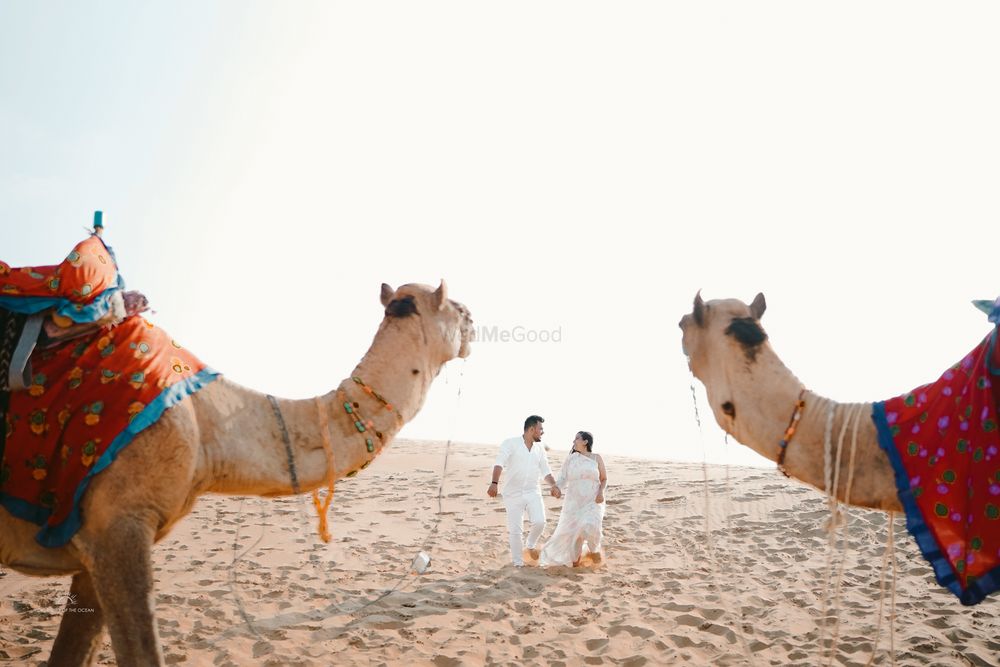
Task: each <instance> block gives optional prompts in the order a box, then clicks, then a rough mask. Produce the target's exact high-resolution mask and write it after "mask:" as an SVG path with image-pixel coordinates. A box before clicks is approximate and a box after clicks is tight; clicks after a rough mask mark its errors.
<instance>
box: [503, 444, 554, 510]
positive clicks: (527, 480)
mask: <svg viewBox="0 0 1000 667" xmlns="http://www.w3.org/2000/svg"><path fill="white" fill-rule="evenodd" d="M495 465H498V466H500V467H502V468H503V477H501V479H500V481H501V482H502V483H503V489H502V491H503V495H504V498H507V497H510V496H520V495H524V494H528V493H537V494H539V495H541V493H542V487H541V486H540V485H539V483H538V480H539V479H541V478H543V477H545V476H546V475H551V474H552V470H550V469H549V459H548V457H547V456H546V455H545V447H543V446H542V443H540V442H536V443H535V444H534V445H532V446H531V450H530V451H529V450H528V447H527V445H525V444H524V436H520V435H518V436H515V437H513V438H508V439H506V440H504V441H503V443H501V444H500V453H499V454H497V460H496V463H495Z"/></svg>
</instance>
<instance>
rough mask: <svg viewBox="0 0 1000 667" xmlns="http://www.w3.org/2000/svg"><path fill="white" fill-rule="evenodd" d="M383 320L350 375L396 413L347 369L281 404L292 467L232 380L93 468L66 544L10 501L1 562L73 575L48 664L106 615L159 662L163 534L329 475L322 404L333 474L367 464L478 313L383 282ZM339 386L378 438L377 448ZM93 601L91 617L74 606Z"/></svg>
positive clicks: (139, 660) (128, 650)
mask: <svg viewBox="0 0 1000 667" xmlns="http://www.w3.org/2000/svg"><path fill="white" fill-rule="evenodd" d="M382 304H383V305H384V306H385V307H386V316H385V318H384V319H383V320H382V323H381V325H380V326H379V329H378V332H377V333H376V334H375V339H374V341H373V342H372V345H371V347H370V348H369V350H368V352H367V353H366V354H365V356H364V357H363V358H362V359H361V362H360V363H359V364H358V365H357V367H356V368H355V369H354V371H353V372H352V373H351V376H357V377H360V378H362V379H363V381H364V382H365V383H366V384H367V385H368V386H370V387H371V388H372V389H374V390H375V391H376V392H377V393H379V394H381V395H382V396H383V397H385V399H386V400H388V401H390V402H391V404H392V408H393V409H394V410H395V411H398V416H397V415H396V414H393V412H392V411H389V410H386V409H384V408H385V406H384V405H383V404H381V403H380V402H378V401H377V400H376V398H375V397H373V396H372V395H370V394H367V393H366V392H365V391H364V390H363V388H362V387H361V386H359V385H358V384H357V383H355V382H354V381H352V380H351V379H350V378H348V379H345V380H344V381H343V382H341V383H340V386H339V387H338V388H337V389H336V390H334V391H331V392H330V393H328V394H326V395H324V396H322V397H320V398H319V399H307V400H283V399H281V400H278V405H279V407H280V412H281V414H282V417H283V419H284V421H285V424H286V425H287V432H288V435H289V440H290V443H291V450H292V457H291V460H292V462H293V466H290V465H289V455H288V452H287V451H286V448H285V445H284V442H283V438H282V436H281V430H280V427H279V425H278V421H277V418H276V415H275V412H274V410H273V408H272V406H271V404H270V402H269V399H268V398H267V396H266V395H265V394H262V393H259V392H257V391H253V390H250V389H246V388H243V387H240V386H238V385H236V384H234V383H232V382H229V381H227V380H226V379H224V378H220V379H219V380H216V381H215V382H213V383H212V384H210V385H208V386H207V387H205V388H204V389H202V390H201V391H199V392H197V393H195V394H193V395H191V396H189V397H188V398H186V399H185V400H184V401H182V402H181V403H179V404H178V405H176V406H174V407H173V408H171V409H169V410H167V411H166V412H165V413H164V414H163V416H162V417H161V418H160V420H159V421H158V422H157V423H156V424H154V425H153V426H151V427H150V428H148V429H147V430H145V431H143V432H142V433H141V434H140V435H139V436H138V437H136V439H135V440H134V441H133V442H132V444H130V445H129V446H128V447H126V448H125V449H124V450H122V452H121V453H120V454H119V456H118V459H117V460H116V461H115V463H114V464H113V465H112V466H110V467H109V468H108V469H107V470H105V471H103V472H101V473H100V474H99V475H97V476H96V477H95V478H94V480H93V482H92V483H91V485H90V488H89V490H88V491H87V493H86V495H85V496H84V498H83V501H82V502H83V516H84V517H85V520H84V523H83V527H82V528H81V529H80V530H79V532H77V534H76V535H75V536H74V537H73V539H72V540H71V542H70V543H69V544H67V545H66V546H64V547H60V548H56V549H48V548H45V547H42V546H40V545H39V544H38V543H37V542H35V539H34V536H35V533H36V532H37V530H38V526H36V525H34V524H31V523H28V522H25V521H22V520H19V519H15V518H13V517H12V516H11V515H10V514H8V513H7V512H6V511H5V510H3V509H2V508H0V563H3V564H4V565H7V566H9V567H11V568H13V569H15V570H18V571H20V572H24V573H26V574H31V575H38V576H63V575H72V576H73V582H72V586H71V589H70V595H71V598H70V600H71V602H70V606H69V607H68V609H67V612H66V613H64V614H63V618H62V622H61V624H60V626H59V634H58V635H57V636H56V639H55V643H54V645H53V648H52V656H51V658H50V660H49V665H53V666H55V665H88V664H90V663H91V661H92V659H93V657H94V655H95V653H96V651H97V648H98V646H99V645H100V637H101V630H102V628H103V627H104V625H105V624H106V625H107V626H108V630H109V632H110V635H111V644H112V646H113V648H114V651H115V657H116V658H117V661H118V664H119V665H122V666H123V667H124V666H126V665H127V666H128V667H133V666H135V665H162V664H163V655H162V653H161V650H160V645H159V638H158V637H157V631H156V620H155V618H154V612H153V610H154V600H153V569H152V563H151V550H152V547H153V544H154V543H156V542H157V541H159V540H161V539H162V538H163V537H165V536H166V535H167V533H168V532H169V531H170V529H171V527H172V526H173V525H174V524H176V523H177V522H178V521H179V520H180V519H181V518H183V517H184V516H185V515H186V514H187V513H188V512H189V511H190V510H191V508H192V506H193V505H194V502H195V500H196V499H197V498H198V497H199V496H201V495H203V494H207V493H222V494H237V495H258V496H282V495H291V494H292V493H293V487H292V480H291V473H292V470H294V471H295V472H296V473H297V481H298V486H299V490H300V491H309V490H312V489H316V488H318V487H320V486H322V485H324V484H325V482H326V478H327V458H326V453H325V451H324V447H323V436H322V433H321V431H320V417H319V407H318V403H319V404H322V406H323V409H325V410H326V414H327V420H328V424H329V431H328V434H329V437H330V442H331V443H332V448H333V451H334V462H335V463H334V473H335V477H336V478H341V477H344V476H345V475H347V474H349V473H354V472H357V471H358V470H359V469H361V468H363V467H365V466H366V465H367V464H368V463H369V462H370V461H371V459H373V458H374V457H375V456H377V455H378V453H379V452H380V451H381V449H382V448H383V447H384V446H385V445H387V444H389V442H390V441H391V440H392V438H393V437H394V436H395V435H396V433H397V432H398V431H399V429H400V428H401V427H402V425H403V423H405V422H407V421H409V420H411V419H412V418H413V417H414V416H415V415H416V414H417V412H418V411H419V410H420V408H421V406H422V405H423V403H424V399H425V398H426V396H427V391H428V389H429V388H430V386H431V382H432V381H433V380H434V378H435V377H436V376H437V375H438V372H439V371H440V370H441V367H442V366H443V365H444V364H445V363H446V362H447V361H449V360H451V359H454V358H456V357H465V356H468V354H469V344H470V341H471V340H472V319H471V318H470V316H469V312H468V310H467V309H466V308H465V306H463V305H462V304H459V303H457V302H455V301H451V300H449V299H448V298H447V294H446V287H445V284H444V282H442V283H441V286H440V287H439V288H438V289H437V290H434V289H433V288H431V287H427V286H425V285H416V284H411V285H404V286H403V287H400V288H399V289H398V290H393V289H392V288H391V287H389V286H388V285H385V284H383V285H382ZM338 392H344V394H345V395H346V397H347V399H348V400H349V401H351V402H354V403H355V404H356V405H357V406H358V412H360V414H362V415H364V417H365V418H366V419H369V420H371V421H372V422H373V428H372V429H369V432H370V431H378V432H380V433H381V434H382V438H381V440H379V439H378V438H375V439H374V452H369V447H368V445H367V443H366V442H365V437H364V436H363V435H362V434H361V433H359V431H358V430H357V429H356V427H355V425H354V422H353V421H352V420H351V419H350V418H349V417H348V416H347V415H346V414H345V410H344V407H343V405H342V402H341V401H340V400H338ZM78 609H92V610H93V612H92V613H75V612H76V611H77V610H78Z"/></svg>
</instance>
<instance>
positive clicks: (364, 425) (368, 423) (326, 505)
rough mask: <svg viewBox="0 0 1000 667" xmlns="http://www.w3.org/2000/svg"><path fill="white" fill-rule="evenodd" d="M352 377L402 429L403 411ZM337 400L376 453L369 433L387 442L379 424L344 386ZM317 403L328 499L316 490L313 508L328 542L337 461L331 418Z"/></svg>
mask: <svg viewBox="0 0 1000 667" xmlns="http://www.w3.org/2000/svg"><path fill="white" fill-rule="evenodd" d="M351 380H352V381H354V383H355V384H357V385H358V386H360V387H361V389H362V390H363V391H364V392H365V393H366V394H368V395H369V396H371V397H372V398H374V399H375V400H376V401H378V402H379V403H381V404H382V408H383V409H384V410H387V411H389V412H391V413H393V415H395V417H396V427H397V428H402V426H403V421H404V420H403V416H402V415H401V414H399V411H398V410H396V409H395V408H393V407H392V404H391V403H389V401H387V400H386V399H385V398H383V397H382V395H381V394H379V393H378V392H377V391H375V390H374V389H372V388H371V387H370V386H369V385H367V384H366V383H365V382H364V381H363V380H362V379H361V378H360V377H358V376H356V375H354V376H351ZM337 402H338V403H340V405H341V407H342V408H343V409H344V414H346V415H347V416H348V417H349V418H350V419H351V420H352V421H353V422H354V428H355V429H356V430H357V432H358V433H359V434H360V435H362V436H364V438H365V449H366V450H367V452H368V453H369V454H374V453H375V441H374V440H373V439H372V437H371V436H370V435H367V434H368V433H369V432H371V433H374V435H375V437H376V438H378V440H379V443H380V447H379V449H381V445H384V444H385V443H384V441H383V438H382V432H381V431H379V430H377V429H376V428H375V423H374V422H373V421H372V420H371V419H365V417H364V415H362V414H361V410H360V408H361V406H360V404H359V403H358V402H357V401H351V400H349V399H348V398H347V393H346V392H345V391H344V390H343V389H338V390H337ZM316 406H317V408H318V410H319V421H320V432H321V433H322V434H323V450H324V451H325V452H326V470H327V477H326V491H327V493H326V498H323V499H322V500H321V499H320V496H319V491H318V490H313V492H312V501H313V507H314V508H315V509H316V515H317V516H318V517H319V536H320V539H322V540H323V541H324V542H329V541H330V529H329V525H328V510H329V509H330V503H332V502H333V491H334V461H333V445H332V444H331V442H330V431H329V422H328V421H327V416H326V410H324V409H323V403H322V402H321V401H320V400H319V398H317V399H316ZM373 460H374V457H371V458H369V459H367V460H366V461H365V462H364V463H362V464H361V467H360V468H358V469H357V470H352V471H351V472H349V473H347V477H354V476H355V475H357V474H358V473H359V472H360V471H362V470H364V469H365V468H367V467H368V466H369V465H371V462H372V461H373Z"/></svg>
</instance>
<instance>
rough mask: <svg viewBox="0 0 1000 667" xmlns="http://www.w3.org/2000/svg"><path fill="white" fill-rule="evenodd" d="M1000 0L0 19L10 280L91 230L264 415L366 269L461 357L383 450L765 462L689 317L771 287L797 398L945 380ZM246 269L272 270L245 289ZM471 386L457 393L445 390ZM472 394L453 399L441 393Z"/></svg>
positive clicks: (990, 281) (279, 8)
mask: <svg viewBox="0 0 1000 667" xmlns="http://www.w3.org/2000/svg"><path fill="white" fill-rule="evenodd" d="M998 18H1000V6H998V5H996V4H995V3H976V2H972V3H962V4H960V5H955V4H944V3H938V2H934V3H930V2H880V3H872V2H838V3H821V4H818V3H808V2H801V1H799V0H795V1H790V2H753V3H748V2H732V3H730V2H725V3H720V2H707V1H706V2H690V3H667V2H662V1H656V2H628V3H622V2H614V3H594V2H569V3H562V2H560V3H550V2H534V1H533V2H503V3H479V2H468V1H466V0H462V1H456V2H429V1H428V2H362V3H341V2H305V1H302V0H299V1H297V2H294V3H280V2H249V1H246V0H238V1H236V0H234V1H230V2H212V3H205V2H200V1H198V2H169V3H168V2H159V3H135V2H125V1H122V2H102V3H98V4H97V5H95V4H92V3H91V4H88V5H87V6H82V5H80V4H79V3H70V2H45V3H32V2H13V1H9V2H4V3H3V4H2V5H0V156H2V158H0V205H2V207H3V210H2V215H0V226H2V227H0V228H2V232H3V236H2V238H3V239H4V240H3V242H2V245H0V258H2V259H3V260H5V261H7V262H9V263H11V264H13V265H15V266H24V265H37V264H52V263H55V262H57V261H59V260H60V259H61V258H62V257H63V256H65V254H66V252H68V250H69V249H70V248H71V247H72V246H73V244H74V243H76V242H77V241H79V240H80V239H81V238H83V236H84V233H85V232H84V227H85V226H88V225H89V223H90V221H91V216H92V212H93V210H94V209H103V210H104V211H105V224H106V230H107V231H106V234H105V238H106V240H107V241H108V242H109V243H110V244H111V245H112V246H113V247H114V249H115V251H116V252H117V254H118V258H119V262H120V265H121V269H122V273H123V275H124V276H125V279H126V281H127V283H128V286H129V287H130V288H133V289H139V290H141V291H143V292H144V293H146V294H147V295H148V296H149V298H150V299H151V301H152V303H153V305H154V307H155V309H156V311H157V312H156V315H155V316H154V317H153V319H154V320H155V321H156V322H158V323H159V324H161V325H162V326H163V327H165V328H166V329H168V330H169V331H170V332H171V333H172V334H173V335H174V336H175V337H176V338H177V339H178V340H179V341H181V342H182V343H184V344H185V345H186V346H187V347H188V348H190V349H192V350H193V351H194V352H195V353H196V354H198V355H199V356H200V357H201V358H202V359H203V360H205V361H206V362H207V363H209V364H210V365H211V366H213V367H215V368H217V369H219V370H221V371H223V372H224V373H226V374H227V375H228V376H229V377H230V378H231V379H233V380H235V381H237V382H240V383H242V384H245V385H247V386H250V387H253V388H256V389H260V390H265V391H269V392H271V393H275V394H278V395H283V396H290V397H305V396H310V395H315V394H318V393H323V392H325V391H327V390H329V389H331V388H332V387H333V386H335V385H336V384H337V383H338V382H339V380H340V379H341V378H342V377H344V376H345V375H346V374H347V373H348V372H349V371H350V370H351V368H352V367H353V365H354V364H355V363H356V362H357V360H358V359H359V357H360V356H361V354H362V353H363V352H364V351H365V349H366V348H367V346H368V344H369V343H370V341H371V338H372V335H373V334H374V331H375V329H376V327H377V325H378V322H379V320H380V319H381V316H382V308H381V306H380V304H379V300H378V294H379V286H380V284H381V283H382V282H383V281H385V282H389V283H391V284H393V285H394V286H397V285H399V284H402V283H405V282H425V283H436V281H437V280H438V279H439V278H445V279H447V281H448V283H449V286H450V292H451V296H452V297H453V298H455V299H457V300H459V301H463V302H464V303H466V304H467V305H468V306H469V308H470V309H471V311H472V313H473V316H474V317H475V319H476V322H477V324H479V325H482V326H487V327H492V326H496V327H498V328H500V329H513V328H514V327H517V326H520V327H525V328H526V329H530V330H553V329H558V330H560V331H561V341H560V342H558V343H548V344H541V343H534V344H529V343H506V344H502V343H480V344H478V345H475V346H474V348H473V354H472V356H471V357H470V358H469V359H468V360H467V362H466V363H465V364H464V368H463V366H462V364H461V362H453V365H452V366H450V367H448V368H446V370H445V371H444V372H442V375H441V377H440V378H439V379H438V381H437V383H436V384H435V386H434V388H433V390H432V392H431V395H430V397H429V400H428V402H427V404H426V406H425V407H424V410H423V412H422V413H421V414H420V416H419V417H418V418H417V419H416V420H415V421H414V422H413V423H411V424H409V425H408V426H407V427H406V428H405V430H404V431H403V434H402V435H403V436H404V437H411V438H433V439H446V438H448V437H449V436H450V437H453V438H455V439H457V440H461V441H467V442H483V443H499V442H500V440H502V439H503V438H505V437H508V436H510V435H512V434H514V433H517V432H519V430H520V426H521V422H522V421H523V419H524V417H525V416H526V415H527V414H530V413H538V414H541V415H543V416H545V418H546V428H547V437H546V440H547V441H548V442H549V444H550V445H552V446H553V447H555V448H557V449H565V448H567V447H568V446H569V441H570V440H571V439H572V435H573V433H575V431H576V430H579V429H587V430H591V431H592V432H593V433H594V434H595V437H596V448H597V450H598V451H602V452H606V453H612V454H625V455H632V456H642V457H650V458H668V459H678V460H689V461H700V460H702V457H703V456H705V457H706V458H707V459H708V460H709V461H713V462H725V461H729V462H731V463H740V464H745V463H762V462H763V459H760V458H758V457H757V456H756V455H755V454H753V453H752V452H750V451H749V450H745V449H744V448H742V447H739V446H737V445H734V444H732V443H730V445H729V446H728V447H725V446H724V445H723V439H722V432H721V430H719V429H718V427H717V426H716V425H715V423H714V420H713V419H712V418H711V416H710V414H709V413H708V408H707V405H706V404H705V403H704V393H703V391H702V390H701V388H700V385H699V389H698V395H699V400H700V401H701V409H702V417H703V420H704V421H705V428H704V431H703V434H701V435H700V434H699V431H698V429H697V428H696V426H695V419H694V411H693V404H692V400H691V392H690V389H689V383H690V376H689V374H688V371H687V365H686V362H685V360H684V358H683V356H682V354H681V351H680V332H679V330H678V328H677V326H676V324H677V321H678V320H679V319H680V317H681V315H683V314H684V313H685V312H688V311H689V310H690V304H691V300H692V298H693V296H694V294H695V292H696V291H697V290H698V289H699V288H702V289H703V290H704V292H703V294H704V295H705V297H706V298H709V299H711V298H723V297H731V296H733V297H739V298H741V299H743V300H744V301H749V300H751V299H752V298H753V296H754V295H755V294H756V293H757V292H758V291H763V292H764V293H765V295H766V297H767V300H768V304H769V310H768V312H767V314H766V315H765V316H764V325H765V328H767V330H768V332H769V334H770V336H771V341H772V343H773V345H774V347H775V349H776V350H777V352H778V354H779V355H781V356H782V357H783V358H784V360H785V361H786V363H787V364H788V365H789V367H790V368H791V369H792V370H793V371H794V372H796V373H797V374H798V375H799V377H800V378H802V380H803V381H804V382H805V383H806V384H807V385H808V386H809V387H810V388H812V389H814V390H816V391H819V392H822V393H825V394H826V395H829V396H831V397H833V398H835V399H838V400H845V401H851V400H857V401H860V400H875V399H883V398H888V397H890V396H894V395H896V394H899V393H902V392H903V391H906V390H908V389H910V388H912V387H914V386H916V385H918V384H922V383H924V382H927V381H930V380H932V379H936V378H937V377H938V376H939V375H940V373H941V372H942V371H943V370H944V368H945V367H946V366H948V365H949V364H951V363H952V362H954V361H956V360H957V359H958V358H959V357H960V356H961V355H962V354H964V353H965V352H966V351H968V350H969V349H971V348H972V347H973V346H974V345H975V344H976V343H978V342H979V340H980V339H981V338H982V336H984V335H985V334H986V333H987V331H988V324H987V322H986V319H985V317H984V316H983V315H982V314H980V313H978V312H977V311H975V310H974V309H973V308H972V307H971V306H970V305H969V301H970V300H971V299H974V298H993V297H995V296H997V294H998V292H1000V279H998V278H1000V272H998V266H1000V262H998V259H997V258H998V254H997V252H996V235H997V234H996V231H997V222H998V220H1000V215H998V214H1000V198H998V196H997V183H998V182H1000V157H998V156H1000V123H998V122H997V119H998V118H1000V86H998V85H997V76H998V71H997V68H998V64H1000V40H997V39H996V26H997V25H998ZM257 272H261V273H257ZM460 373H461V374H462V379H461V383H459V375H460ZM459 384H461V388H462V396H461V401H460V403H459V406H458V409H457V410H456V395H457V391H458V386H459Z"/></svg>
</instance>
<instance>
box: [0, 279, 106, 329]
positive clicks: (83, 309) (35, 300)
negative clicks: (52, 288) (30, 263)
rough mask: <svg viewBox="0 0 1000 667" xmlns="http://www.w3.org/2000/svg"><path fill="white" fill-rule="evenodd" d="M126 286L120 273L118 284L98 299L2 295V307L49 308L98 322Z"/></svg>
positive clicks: (28, 311) (37, 310) (15, 309)
mask: <svg viewBox="0 0 1000 667" xmlns="http://www.w3.org/2000/svg"><path fill="white" fill-rule="evenodd" d="M124 288H125V281H124V280H122V277H121V275H120V274H119V275H118V284H116V285H115V286H113V287H108V288H106V289H105V290H104V291H103V292H101V293H100V294H99V295H98V296H97V298H96V299H94V300H93V301H91V302H90V303H88V304H86V305H83V304H79V303H75V302H73V301H70V300H69V299H66V298H63V297H45V296H0V307H3V308H6V309H7V310H9V311H12V312H15V313H22V314H24V315H34V314H35V313H40V312H42V311H43V310H48V309H49V308H53V309H55V312H56V313H58V314H59V315H62V316H63V317H68V318H69V319H71V320H73V321H74V322H77V323H85V322H96V321H97V320H99V319H101V318H103V317H105V316H106V315H107V314H108V313H110V312H111V297H112V296H114V294H115V293H116V292H121V291H123V290H124Z"/></svg>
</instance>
